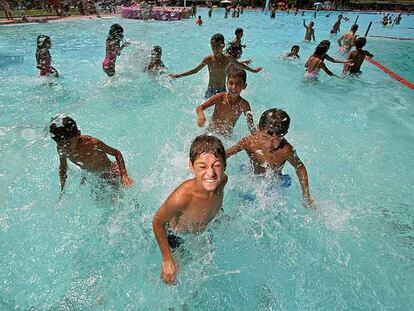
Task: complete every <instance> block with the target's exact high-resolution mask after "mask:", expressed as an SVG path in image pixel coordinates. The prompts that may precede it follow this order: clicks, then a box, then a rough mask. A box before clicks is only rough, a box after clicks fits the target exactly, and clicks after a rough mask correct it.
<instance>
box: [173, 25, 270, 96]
mask: <svg viewBox="0 0 414 311" xmlns="http://www.w3.org/2000/svg"><path fill="white" fill-rule="evenodd" d="M210 45H211V49H212V51H213V54H211V55H208V56H206V57H205V58H204V59H203V60H202V61H201V63H200V64H199V65H198V66H197V67H195V68H193V69H191V70H189V71H186V72H184V73H180V74H171V75H170V76H171V77H172V78H181V77H185V76H189V75H193V74H195V73H197V72H199V71H200V70H201V69H202V68H204V67H205V66H207V67H208V72H209V80H208V89H207V91H206V93H205V98H210V97H211V96H213V95H215V94H217V93H222V92H225V91H226V74H227V67H229V65H231V64H232V65H234V66H236V67H238V68H242V69H244V70H247V71H250V72H255V73H257V72H260V71H261V70H262V68H261V67H257V68H255V69H252V68H250V67H248V66H246V65H245V64H244V63H243V62H238V61H237V60H236V59H235V58H234V57H232V56H230V55H228V54H224V53H223V49H224V37H223V35H222V34H221V33H216V34H215V35H213V36H212V37H211V40H210Z"/></svg>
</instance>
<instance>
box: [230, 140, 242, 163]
mask: <svg viewBox="0 0 414 311" xmlns="http://www.w3.org/2000/svg"><path fill="white" fill-rule="evenodd" d="M242 150H243V139H242V140H241V141H239V142H238V143H237V144H235V145H234V146H232V147H230V148H228V149H226V158H230V157H231V156H232V155H235V154H236V153H239V152H240V151H242Z"/></svg>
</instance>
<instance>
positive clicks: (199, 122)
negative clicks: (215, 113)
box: [197, 117, 206, 127]
mask: <svg viewBox="0 0 414 311" xmlns="http://www.w3.org/2000/svg"><path fill="white" fill-rule="evenodd" d="M205 123H206V118H205V117H197V125H198V126H199V127H202V126H204V124H205Z"/></svg>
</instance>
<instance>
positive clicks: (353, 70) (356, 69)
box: [343, 37, 374, 74]
mask: <svg viewBox="0 0 414 311" xmlns="http://www.w3.org/2000/svg"><path fill="white" fill-rule="evenodd" d="M366 43H367V39H365V37H359V38H357V39H356V40H355V48H356V50H355V51H352V52H350V53H349V54H348V58H347V60H350V61H351V62H352V63H351V64H352V65H350V64H344V70H343V74H346V73H350V74H360V73H361V66H362V63H363V62H364V60H365V57H369V58H372V57H374V55H372V54H371V53H370V52H368V51H366V50H363V49H362V48H363V47H364V46H365V44H366Z"/></svg>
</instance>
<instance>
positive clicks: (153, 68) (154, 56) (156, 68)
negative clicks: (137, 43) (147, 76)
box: [146, 45, 167, 73]
mask: <svg viewBox="0 0 414 311" xmlns="http://www.w3.org/2000/svg"><path fill="white" fill-rule="evenodd" d="M161 57H162V48H161V47H160V46H158V45H156V46H154V47H153V48H152V49H151V58H150V60H149V62H148V66H147V68H146V71H148V72H152V73H162V72H163V71H164V70H165V69H167V68H166V67H165V65H164V62H163V61H162V59H161Z"/></svg>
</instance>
